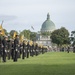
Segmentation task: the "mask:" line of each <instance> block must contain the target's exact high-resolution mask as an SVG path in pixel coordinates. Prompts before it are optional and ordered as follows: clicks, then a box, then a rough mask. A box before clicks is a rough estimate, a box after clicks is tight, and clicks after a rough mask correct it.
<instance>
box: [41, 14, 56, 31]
mask: <svg viewBox="0 0 75 75" xmlns="http://www.w3.org/2000/svg"><path fill="white" fill-rule="evenodd" d="M54 30H55V24H54V23H53V22H52V21H51V20H50V15H49V14H47V20H46V21H45V22H44V23H43V24H42V28H41V32H46V31H49V32H52V31H54Z"/></svg>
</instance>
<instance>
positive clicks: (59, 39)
mask: <svg viewBox="0 0 75 75" xmlns="http://www.w3.org/2000/svg"><path fill="white" fill-rule="evenodd" d="M51 39H52V42H53V43H55V44H57V45H58V46H59V45H63V44H69V43H70V39H69V32H68V30H67V29H66V28H64V27H62V28H60V29H57V30H55V31H54V32H52V33H51Z"/></svg>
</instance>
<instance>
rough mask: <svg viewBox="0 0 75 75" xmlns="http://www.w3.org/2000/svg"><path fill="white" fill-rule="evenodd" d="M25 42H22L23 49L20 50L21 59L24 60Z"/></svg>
mask: <svg viewBox="0 0 75 75" xmlns="http://www.w3.org/2000/svg"><path fill="white" fill-rule="evenodd" d="M25 46H26V45H25V40H24V41H23V49H22V59H24V58H25V55H26V54H25V53H26V51H25Z"/></svg>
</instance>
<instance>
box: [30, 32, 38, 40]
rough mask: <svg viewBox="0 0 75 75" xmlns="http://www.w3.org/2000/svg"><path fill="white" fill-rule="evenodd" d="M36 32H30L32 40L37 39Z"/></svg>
mask: <svg viewBox="0 0 75 75" xmlns="http://www.w3.org/2000/svg"><path fill="white" fill-rule="evenodd" d="M36 34H37V33H36V32H31V33H30V39H31V40H32V41H34V40H36Z"/></svg>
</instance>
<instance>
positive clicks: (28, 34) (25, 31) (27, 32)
mask: <svg viewBox="0 0 75 75" xmlns="http://www.w3.org/2000/svg"><path fill="white" fill-rule="evenodd" d="M30 33H31V31H30V30H23V31H22V32H21V33H20V35H24V37H25V38H27V39H30Z"/></svg>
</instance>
